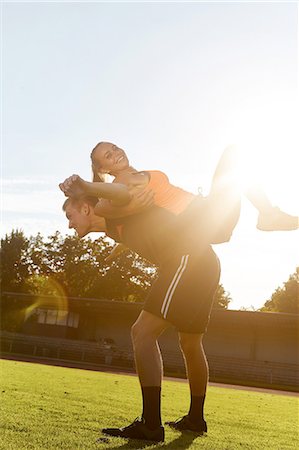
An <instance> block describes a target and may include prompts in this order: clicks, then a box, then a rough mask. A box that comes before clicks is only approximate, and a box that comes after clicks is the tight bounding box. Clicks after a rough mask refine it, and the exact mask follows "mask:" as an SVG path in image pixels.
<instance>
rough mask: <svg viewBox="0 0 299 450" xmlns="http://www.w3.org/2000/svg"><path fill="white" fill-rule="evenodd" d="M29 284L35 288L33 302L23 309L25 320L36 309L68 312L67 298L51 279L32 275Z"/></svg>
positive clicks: (61, 288)
mask: <svg viewBox="0 0 299 450" xmlns="http://www.w3.org/2000/svg"><path fill="white" fill-rule="evenodd" d="M30 283H31V284H32V285H34V286H35V287H37V290H38V294H37V295H36V296H35V302H34V303H32V304H31V305H29V306H28V307H26V308H24V315H25V320H27V319H28V318H29V317H30V316H31V315H32V314H33V313H34V312H35V311H36V310H37V309H38V308H51V309H55V310H57V311H68V309H69V307H68V298H67V295H66V293H65V291H64V289H63V287H62V286H61V285H60V284H59V283H58V282H57V281H56V280H54V279H53V278H51V277H47V276H44V275H34V276H33V277H31V279H30Z"/></svg>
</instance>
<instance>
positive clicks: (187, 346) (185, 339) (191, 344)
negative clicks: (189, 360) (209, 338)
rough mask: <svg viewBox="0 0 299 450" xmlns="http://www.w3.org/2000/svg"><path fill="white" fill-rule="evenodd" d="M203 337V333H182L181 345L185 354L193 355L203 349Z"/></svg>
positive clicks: (180, 336)
mask: <svg viewBox="0 0 299 450" xmlns="http://www.w3.org/2000/svg"><path fill="white" fill-rule="evenodd" d="M202 337H203V334H187V333H180V335H179V338H180V347H181V350H182V352H183V353H184V355H185V356H192V355H194V353H198V351H199V350H202V351H203V347H202Z"/></svg>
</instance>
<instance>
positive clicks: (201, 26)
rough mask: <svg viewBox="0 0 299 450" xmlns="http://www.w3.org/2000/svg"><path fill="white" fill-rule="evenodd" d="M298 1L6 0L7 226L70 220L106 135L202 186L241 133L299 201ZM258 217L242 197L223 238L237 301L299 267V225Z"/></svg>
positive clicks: (250, 151)
mask: <svg viewBox="0 0 299 450" xmlns="http://www.w3.org/2000/svg"><path fill="white" fill-rule="evenodd" d="M297 9H298V5H297V4H296V3H295V2H284V3H274V2H264V3H262V2H189V3H187V2H186V3H185V2H177V3H175V2H155V3H154V2H115V3H101V2H18V3H14V2H2V3H1V21H2V42H1V75H2V77H1V79H2V81H1V94H2V99H3V100H2V111H1V113H2V114H1V131H2V139H1V162H2V164H1V167H2V174H1V175H2V189H1V190H2V198H1V204H2V207H1V211H2V216H1V223H2V226H1V236H4V235H5V234H6V233H10V232H11V230H12V229H16V228H18V229H22V230H23V231H24V233H25V234H26V235H28V236H30V235H35V234H37V233H38V232H41V233H42V234H43V235H44V236H49V235H51V234H53V233H54V232H55V231H56V230H59V231H61V232H62V233H63V234H67V233H72V231H70V230H68V228H67V223H66V220H65V218H64V215H63V213H62V211H61V205H62V203H63V199H64V198H63V195H62V193H61V192H60V191H59V190H58V187H57V186H58V183H59V182H61V181H63V180H64V179H65V178H66V177H67V176H69V175H71V174H73V173H78V174H79V175H81V176H82V177H83V178H85V179H87V180H90V179H91V170H90V159H89V155H90V151H91V149H92V148H93V147H94V145H95V144H96V143H97V142H99V141H112V142H114V143H116V144H117V145H119V146H120V147H122V148H124V149H125V150H126V151H127V153H128V155H129V157H130V161H131V164H132V165H133V166H134V167H135V168H136V169H138V170H146V169H147V170H150V169H159V170H162V171H164V172H166V173H167V174H168V176H169V178H170V181H171V182H172V183H173V184H175V185H178V186H180V187H182V188H184V189H187V190H190V191H192V192H194V193H196V192H198V189H199V188H200V189H201V190H202V192H203V193H204V194H207V193H208V190H209V186H210V180H211V177H212V174H213V169H214V167H215V165H216V163H217V160H218V158H219V156H220V155H221V152H222V151H223V149H224V148H225V147H226V146H227V145H230V144H238V145H240V148H241V149H242V152H243V155H244V160H245V161H246V167H247V172H248V173H249V174H250V175H252V177H253V178H254V177H257V174H259V177H260V180H261V182H262V184H263V187H264V189H265V191H266V193H267V194H268V195H269V198H270V199H271V201H272V203H273V204H274V205H277V206H279V207H280V208H281V209H283V210H285V211H287V212H289V213H291V214H298V213H299V211H298V196H297V193H298V187H299V186H298V133H297V129H298V11H297ZM250 168H251V169H250ZM247 176H248V174H247ZM256 221H257V211H256V210H255V209H254V208H253V206H252V205H251V204H250V203H249V202H248V200H247V199H246V198H244V200H243V203H242V213H241V218H240V221H239V224H238V225H237V228H236V230H235V232H234V235H233V237H232V239H231V241H230V242H229V243H225V244H221V245H217V246H216V245H215V246H214V250H215V251H216V253H217V254H218V256H219V258H220V261H221V265H222V275H221V283H222V284H223V286H224V288H225V290H226V291H227V292H229V293H230V296H231V298H232V302H231V303H230V306H229V308H230V309H239V308H246V309H257V308H260V307H261V306H262V305H263V304H264V303H265V301H266V300H267V299H269V298H270V297H271V295H272V293H273V292H274V291H275V289H276V288H277V287H279V286H282V285H283V282H285V281H287V279H288V277H289V275H290V274H291V273H294V271H295V268H296V266H298V259H299V258H298V256H299V251H298V231H295V232H271V233H266V232H261V231H258V230H257V229H256Z"/></svg>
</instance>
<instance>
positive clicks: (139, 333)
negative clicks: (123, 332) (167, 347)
mask: <svg viewBox="0 0 299 450" xmlns="http://www.w3.org/2000/svg"><path fill="white" fill-rule="evenodd" d="M166 327H167V325H166V322H165V321H164V320H161V319H160V318H158V317H155V316H154V315H152V314H149V313H147V312H145V311H143V312H142V313H141V314H140V316H139V317H138V319H137V320H136V322H135V323H134V324H133V325H132V327H131V338H132V342H133V344H134V345H135V346H136V345H144V344H147V343H150V342H155V341H156V340H157V338H158V336H159V335H160V334H161V333H162V331H164V329H165V328H166Z"/></svg>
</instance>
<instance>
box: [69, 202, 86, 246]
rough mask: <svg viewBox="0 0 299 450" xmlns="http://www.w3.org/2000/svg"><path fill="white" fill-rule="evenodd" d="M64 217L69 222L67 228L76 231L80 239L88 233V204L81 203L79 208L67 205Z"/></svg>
mask: <svg viewBox="0 0 299 450" xmlns="http://www.w3.org/2000/svg"><path fill="white" fill-rule="evenodd" d="M65 215H66V218H67V219H68V221H69V228H70V229H72V228H73V229H74V230H76V232H77V234H78V236H79V237H80V238H81V237H84V236H86V234H88V233H89V231H90V225H91V223H90V215H89V205H88V204H86V203H83V204H82V205H81V206H79V205H76V206H73V205H72V204H70V205H67V207H66V209H65Z"/></svg>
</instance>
